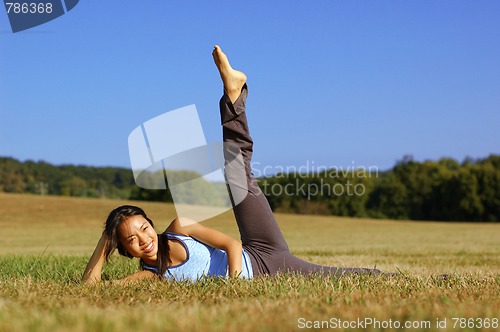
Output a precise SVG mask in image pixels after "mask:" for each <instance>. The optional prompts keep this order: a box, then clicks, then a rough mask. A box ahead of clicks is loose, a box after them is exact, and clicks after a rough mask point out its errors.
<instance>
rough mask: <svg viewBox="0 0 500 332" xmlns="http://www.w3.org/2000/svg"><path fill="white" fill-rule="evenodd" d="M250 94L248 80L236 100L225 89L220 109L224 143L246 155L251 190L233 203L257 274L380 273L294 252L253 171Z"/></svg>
mask: <svg viewBox="0 0 500 332" xmlns="http://www.w3.org/2000/svg"><path fill="white" fill-rule="evenodd" d="M247 95H248V87H247V85H246V84H245V85H244V86H243V88H242V91H241V95H240V96H239V97H238V99H237V100H236V101H235V103H234V104H233V103H232V102H231V100H230V99H229V97H228V95H227V94H225V93H224V95H223V96H222V98H221V100H220V112H221V121H222V127H223V139H224V143H225V144H229V145H231V144H232V145H236V146H237V147H238V148H239V149H240V151H241V154H242V156H243V161H244V168H245V173H246V175H245V176H246V180H247V184H248V192H247V194H246V196H245V198H244V199H243V201H241V202H240V203H238V204H233V211H234V215H235V218H236V222H237V224H238V228H239V231H240V235H241V242H242V244H243V248H244V249H245V250H246V251H247V252H248V254H249V255H250V260H251V262H252V267H253V273H254V276H257V275H262V274H265V275H266V274H267V275H275V274H277V273H283V272H295V273H300V274H305V275H309V274H320V275H332V276H340V275H344V274H362V273H363V274H379V273H380V271H379V270H375V269H364V268H338V267H332V266H322V265H317V264H312V263H309V262H306V261H304V260H302V259H300V258H298V257H295V256H294V255H292V253H291V252H290V250H289V249H288V245H287V244H286V241H285V238H284V237H283V234H282V233H281V230H280V228H279V226H278V224H277V222H276V219H275V218H274V215H273V212H272V210H271V207H270V206H269V202H268V201H267V198H266V197H265V196H264V193H263V192H262V190H261V189H260V188H259V186H258V183H257V180H256V179H255V177H254V175H253V174H252V170H251V166H250V160H251V158H252V152H253V140H252V138H251V137H250V132H249V130H248V123H247V117H246V113H245V109H246V105H245V104H246V98H247ZM224 153H225V156H226V162H227V161H228V158H232V157H234V156H233V155H232V154H231V153H230V152H228V151H227V149H225V151H224ZM226 172H227V170H226ZM230 186H231V184H230Z"/></svg>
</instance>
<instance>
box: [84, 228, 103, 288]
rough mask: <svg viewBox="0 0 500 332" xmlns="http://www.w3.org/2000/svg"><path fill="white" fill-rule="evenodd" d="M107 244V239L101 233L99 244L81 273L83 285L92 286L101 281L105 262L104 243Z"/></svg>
mask: <svg viewBox="0 0 500 332" xmlns="http://www.w3.org/2000/svg"><path fill="white" fill-rule="evenodd" d="M107 242H108V237H107V236H106V234H105V233H104V232H103V233H102V235H101V238H100V239H99V242H98V243H97V246H96V248H95V249H94V253H93V254H92V257H90V260H89V262H88V263H87V267H86V268H85V272H83V277H82V282H83V283H85V284H93V283H96V282H99V281H101V272H102V266H103V265H104V261H105V260H106V257H105V254H104V249H105V248H106V243H107Z"/></svg>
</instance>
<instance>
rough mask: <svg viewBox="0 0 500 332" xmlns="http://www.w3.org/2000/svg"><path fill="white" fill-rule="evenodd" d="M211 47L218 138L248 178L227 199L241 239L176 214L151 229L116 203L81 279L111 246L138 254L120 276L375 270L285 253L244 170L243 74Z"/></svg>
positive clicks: (247, 145) (247, 151) (93, 276)
mask: <svg viewBox="0 0 500 332" xmlns="http://www.w3.org/2000/svg"><path fill="white" fill-rule="evenodd" d="M212 55H213V58H214V61H215V64H216V65H217V68H218V70H219V73H220V76H221V78H222V83H223V85H224V95H223V97H222V98H221V100H220V112H221V120H222V126H223V139H224V143H227V144H235V145H237V146H238V147H239V149H240V151H241V154H242V156H243V161H244V168H245V177H246V181H247V185H248V186H247V187H246V190H247V192H246V193H245V194H246V196H245V198H244V199H243V200H242V201H241V202H240V203H238V204H236V205H235V206H233V211H234V214H235V217H236V222H237V224H238V228H239V231H240V235H241V242H240V241H237V240H235V239H233V238H231V237H229V236H227V235H225V234H223V233H221V232H218V231H216V230H213V229H210V228H207V227H205V226H203V225H201V224H199V223H193V222H189V220H182V218H176V219H174V220H173V221H172V223H171V224H170V225H169V226H168V227H167V229H166V231H165V232H164V233H163V234H160V235H158V234H157V233H156V232H155V230H154V228H153V222H152V221H151V220H150V219H149V218H148V217H147V215H146V214H145V213H144V211H143V210H141V209H140V208H138V207H135V206H121V207H118V208H116V209H115V210H113V211H112V212H111V213H110V215H109V217H108V219H107V220H106V225H105V229H104V232H103V234H102V236H101V239H100V240H99V243H98V245H97V247H96V249H95V251H94V253H93V255H92V257H91V259H90V261H89V263H88V264H87V268H86V269H85V272H84V274H83V282H87V283H92V282H98V281H100V280H101V271H102V266H103V264H104V262H105V261H106V260H107V258H108V257H109V256H110V254H111V253H112V252H113V251H114V250H115V249H116V248H117V249H118V252H119V253H120V254H121V255H124V256H128V257H137V258H139V259H140V262H141V267H142V270H141V271H139V272H137V273H134V274H132V275H130V276H128V277H126V278H125V279H123V280H124V281H127V282H128V281H130V280H136V279H146V278H154V277H156V276H160V277H163V278H165V279H174V280H183V279H189V280H197V279H199V278H200V277H202V276H204V275H208V276H233V277H236V276H240V277H246V278H252V277H254V276H258V275H275V274H277V273H282V272H293V273H300V274H305V275H308V274H321V275H334V276H340V275H344V274H349V273H355V274H359V273H368V274H379V273H380V271H378V270H373V269H359V268H336V267H329V266H321V265H316V264H312V263H309V262H305V261H303V260H301V259H299V258H297V257H295V256H293V255H292V254H291V253H290V250H289V249H288V246H287V244H286V242H285V239H284V238H283V235H282V233H281V231H280V229H279V227H278V224H277V223H276V220H275V219H274V216H273V213H272V211H271V208H270V207H269V203H268V202H267V199H266V198H265V196H264V194H263V192H262V191H261V190H260V188H259V187H258V184H257V181H256V179H255V178H254V176H253V174H252V173H251V168H250V160H251V156H252V147H253V141H252V138H251V137H250V133H249V130H248V124H247V119H246V114H245V102H246V98H247V94H248V88H247V85H246V76H245V74H243V73H242V72H240V71H237V70H234V69H233V68H232V67H231V66H230V64H229V61H228V59H227V56H226V55H225V54H224V53H223V52H222V50H221V49H220V47H219V46H215V47H214V50H213V53H212ZM225 152H226V151H225ZM186 224H187V226H184V225H186Z"/></svg>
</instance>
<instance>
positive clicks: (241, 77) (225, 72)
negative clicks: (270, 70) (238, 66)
mask: <svg viewBox="0 0 500 332" xmlns="http://www.w3.org/2000/svg"><path fill="white" fill-rule="evenodd" d="M212 56H213V57H214V61H215V65H216V66H217V69H219V73H220V77H221V78H222V83H223V84H224V90H225V91H226V93H227V95H228V96H229V99H231V102H232V103H234V102H235V101H236V99H238V97H239V96H240V93H241V88H243V85H245V82H246V81H247V76H246V75H245V74H243V73H242V72H241V71H238V70H234V69H233V68H232V67H231V65H230V64H229V60H228V59H227V56H226V54H224V52H222V50H221V48H220V47H219V46H218V45H215V46H214V51H213V52H212Z"/></svg>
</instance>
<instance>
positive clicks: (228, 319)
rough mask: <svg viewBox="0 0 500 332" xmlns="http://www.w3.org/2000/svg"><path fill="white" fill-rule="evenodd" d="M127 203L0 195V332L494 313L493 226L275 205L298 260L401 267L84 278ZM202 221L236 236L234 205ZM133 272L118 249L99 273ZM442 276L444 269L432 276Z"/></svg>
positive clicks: (150, 206) (498, 231) (498, 306)
mask: <svg viewBox="0 0 500 332" xmlns="http://www.w3.org/2000/svg"><path fill="white" fill-rule="evenodd" d="M123 203H125V202H122V201H110V200H100V199H71V198H61V197H39V196H29V195H7V194H0V212H1V213H0V230H1V231H0V232H1V236H0V331H138V330H139V331H146V330H148V331H200V330H201V331H294V330H301V329H300V328H299V323H300V322H302V323H305V322H306V321H307V322H309V323H311V324H312V323H313V322H314V321H318V324H321V321H327V322H326V323H329V322H334V321H333V320H332V321H330V319H340V320H342V321H344V322H349V321H351V320H358V319H361V320H364V319H365V318H373V319H377V320H378V321H379V323H381V322H388V321H389V320H392V322H393V324H394V322H395V321H398V322H405V321H406V322H418V321H425V322H427V321H428V322H430V324H431V327H432V328H431V329H430V330H432V331H434V330H437V329H436V319H441V320H443V319H446V322H447V328H446V329H440V331H444V330H449V331H460V330H481V329H479V328H476V329H474V328H461V327H460V322H457V323H456V324H455V321H453V318H500V246H499V244H500V243H499V239H500V237H499V235H500V225H498V224H480V223H428V222H425V223H423V222H422V223H420V222H402V221H397V222H396V221H390V220H369V219H349V218H337V217H324V216H322V217H319V216H299V215H286V214H278V215H277V218H278V221H279V223H280V226H281V228H282V230H283V233H284V234H285V237H286V238H287V240H288V243H289V246H290V248H291V249H292V251H293V252H294V253H295V254H296V255H298V256H300V257H301V258H304V259H307V260H310V261H313V262H317V263H321V264H329V265H336V266H361V267H374V266H376V267H377V268H379V269H382V270H384V271H387V272H394V271H400V272H401V275H400V276H398V277H394V278H386V277H378V276H377V277H368V276H352V277H345V278H338V279H334V278H321V277H309V278H306V277H302V276H297V275H285V276H280V277H276V278H269V277H264V278H256V279H254V280H251V281H248V280H239V279H237V280H233V279H229V280H227V279H210V278H207V279H204V280H201V281H199V282H196V283H189V282H179V283H172V282H161V281H143V282H139V283H136V284H133V285H128V286H119V285H116V284H112V283H109V282H105V283H102V284H100V285H94V286H85V285H81V284H80V283H79V279H80V277H81V274H82V272H83V269H84V267H85V264H86V262H87V259H88V257H89V256H90V254H91V253H92V250H93V248H94V246H95V244H96V242H97V240H98V238H99V233H100V232H101V230H102V223H103V221H104V219H105V217H106V215H107V213H108V212H109V211H110V210H111V209H112V208H114V207H115V206H117V205H120V204H123ZM129 203H130V202H129ZM132 203H133V204H138V205H140V206H142V207H144V208H145V210H146V211H147V212H148V213H149V214H150V216H151V217H152V219H153V220H154V221H155V222H156V224H157V226H158V227H157V229H158V230H162V229H164V228H165V227H166V225H168V222H169V220H171V219H172V218H173V217H174V210H173V208H172V206H171V205H168V204H158V203H144V202H140V203H138V202H132ZM206 225H208V226H212V227H215V228H217V229H219V230H222V231H224V232H227V233H229V234H231V235H233V236H237V229H236V227H235V224H234V220H233V217H232V214H231V213H226V214H224V215H222V216H219V217H217V218H214V219H213V220H210V221H207V222H206ZM136 269H137V261H135V260H129V259H126V258H122V257H118V256H117V257H114V258H113V259H112V262H111V264H108V265H106V266H105V270H104V273H103V276H104V279H106V280H110V279H114V278H119V277H122V276H125V275H127V274H129V273H131V272H133V271H135V270H136ZM443 273H447V274H449V278H448V279H442V278H439V277H438V276H439V275H440V274H443ZM301 318H302V320H301ZM477 322H478V321H476V323H475V326H478V323H477ZM454 324H455V328H454V326H453V325H454ZM393 326H394V325H393ZM323 327H326V326H323ZM330 330H342V329H340V328H337V329H330ZM347 330H349V329H347ZM352 330H368V331H378V330H384V329H383V328H378V327H377V326H374V325H367V326H365V327H364V328H361V329H352ZM385 330H391V329H385ZM392 330H397V329H392ZM409 330H414V331H417V330H421V329H409ZM489 330H500V328H496V329H489Z"/></svg>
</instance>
